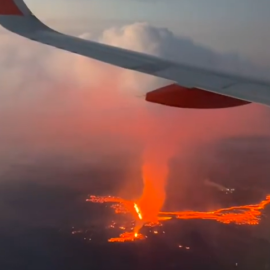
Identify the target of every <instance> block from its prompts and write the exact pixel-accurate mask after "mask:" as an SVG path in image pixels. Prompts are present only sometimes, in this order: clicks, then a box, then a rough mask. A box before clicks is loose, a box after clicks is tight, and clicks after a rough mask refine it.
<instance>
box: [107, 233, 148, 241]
mask: <svg viewBox="0 0 270 270" xmlns="http://www.w3.org/2000/svg"><path fill="white" fill-rule="evenodd" d="M144 238H145V237H144V236H143V235H142V234H139V233H133V232H124V233H122V234H120V236H119V237H115V238H111V239H109V240H108V241H109V242H130V241H136V240H143V239H144Z"/></svg>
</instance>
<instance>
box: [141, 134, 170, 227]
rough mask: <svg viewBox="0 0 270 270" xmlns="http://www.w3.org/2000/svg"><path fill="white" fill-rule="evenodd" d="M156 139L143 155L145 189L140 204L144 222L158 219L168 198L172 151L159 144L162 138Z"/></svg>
mask: <svg viewBox="0 0 270 270" xmlns="http://www.w3.org/2000/svg"><path fill="white" fill-rule="evenodd" d="M156 140H157V141H154V142H152V144H150V146H148V147H147V148H146V149H145V152H144V156H143V166H142V175H143V182H144V189H143V194H142V196H141V198H140V199H139V201H138V206H139V208H140V209H141V213H142V214H143V221H144V223H146V222H156V221H158V213H159V211H160V210H161V209H162V206H163V204H164V202H165V199H166V192H165V186H166V182H167V176H168V172H169V170H168V166H167V161H168V160H169V157H170V155H171V151H170V149H169V147H167V148H164V147H161V146H158V145H160V144H159V143H158V142H159V140H160V139H156ZM157 168H158V169H157Z"/></svg>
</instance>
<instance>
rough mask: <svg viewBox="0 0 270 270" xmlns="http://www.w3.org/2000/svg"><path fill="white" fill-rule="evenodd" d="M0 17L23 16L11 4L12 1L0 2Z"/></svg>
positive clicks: (4, 0)
mask: <svg viewBox="0 0 270 270" xmlns="http://www.w3.org/2000/svg"><path fill="white" fill-rule="evenodd" d="M0 15H20V16H23V13H22V12H21V10H20V9H19V8H18V7H17V5H16V4H15V3H14V2H13V0H0Z"/></svg>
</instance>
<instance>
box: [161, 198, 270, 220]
mask: <svg viewBox="0 0 270 270" xmlns="http://www.w3.org/2000/svg"><path fill="white" fill-rule="evenodd" d="M267 204H270V195H268V196H267V197H266V199H265V200H263V201H261V202H260V203H258V204H250V205H243V206H232V207H228V208H221V209H218V210H215V211H209V212H196V211H181V212H160V213H159V214H160V215H161V218H164V216H165V218H169V219H170V218H171V217H173V216H174V217H176V218H178V219H210V220H216V221H218V222H222V223H226V224H229V223H235V224H238V225H244V224H246V225H257V224H259V222H260V219H261V214H262V213H261V210H263V209H264V208H265V206H266V205H267ZM163 215H164V216H163Z"/></svg>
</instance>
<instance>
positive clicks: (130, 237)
mask: <svg viewBox="0 0 270 270" xmlns="http://www.w3.org/2000/svg"><path fill="white" fill-rule="evenodd" d="M86 201H90V202H93V203H112V205H111V207H112V208H113V209H114V211H115V213H117V214H119V213H123V214H124V213H131V214H132V215H133V216H134V217H135V219H136V221H137V222H141V223H142V224H143V225H144V226H152V227H154V226H158V225H162V222H165V221H167V220H170V219H172V218H176V219H208V220H215V221H217V222H221V223H225V224H229V223H235V224H238V225H257V224H259V222H260V220H261V215H262V210H263V209H264V208H265V207H266V206H267V205H268V204H270V195H268V196H267V197H266V199H265V200H263V201H261V202H260V203H258V204H250V205H243V206H232V207H228V208H221V209H218V210H214V211H208V212H199V211H176V212H159V215H158V221H156V220H154V221H153V222H149V221H148V220H144V219H143V213H142V212H141V210H140V208H139V207H138V205H137V204H136V203H133V202H131V201H128V200H124V199H121V198H118V197H111V196H108V197H106V196H103V197H97V196H91V197H90V198H89V199H87V200H86ZM136 239H139V240H141V239H144V236H143V235H141V234H139V233H138V230H136V228H135V230H134V232H125V233H123V234H121V235H120V236H119V237H117V238H111V239H110V240H109V242H125V241H134V240H136Z"/></svg>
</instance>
